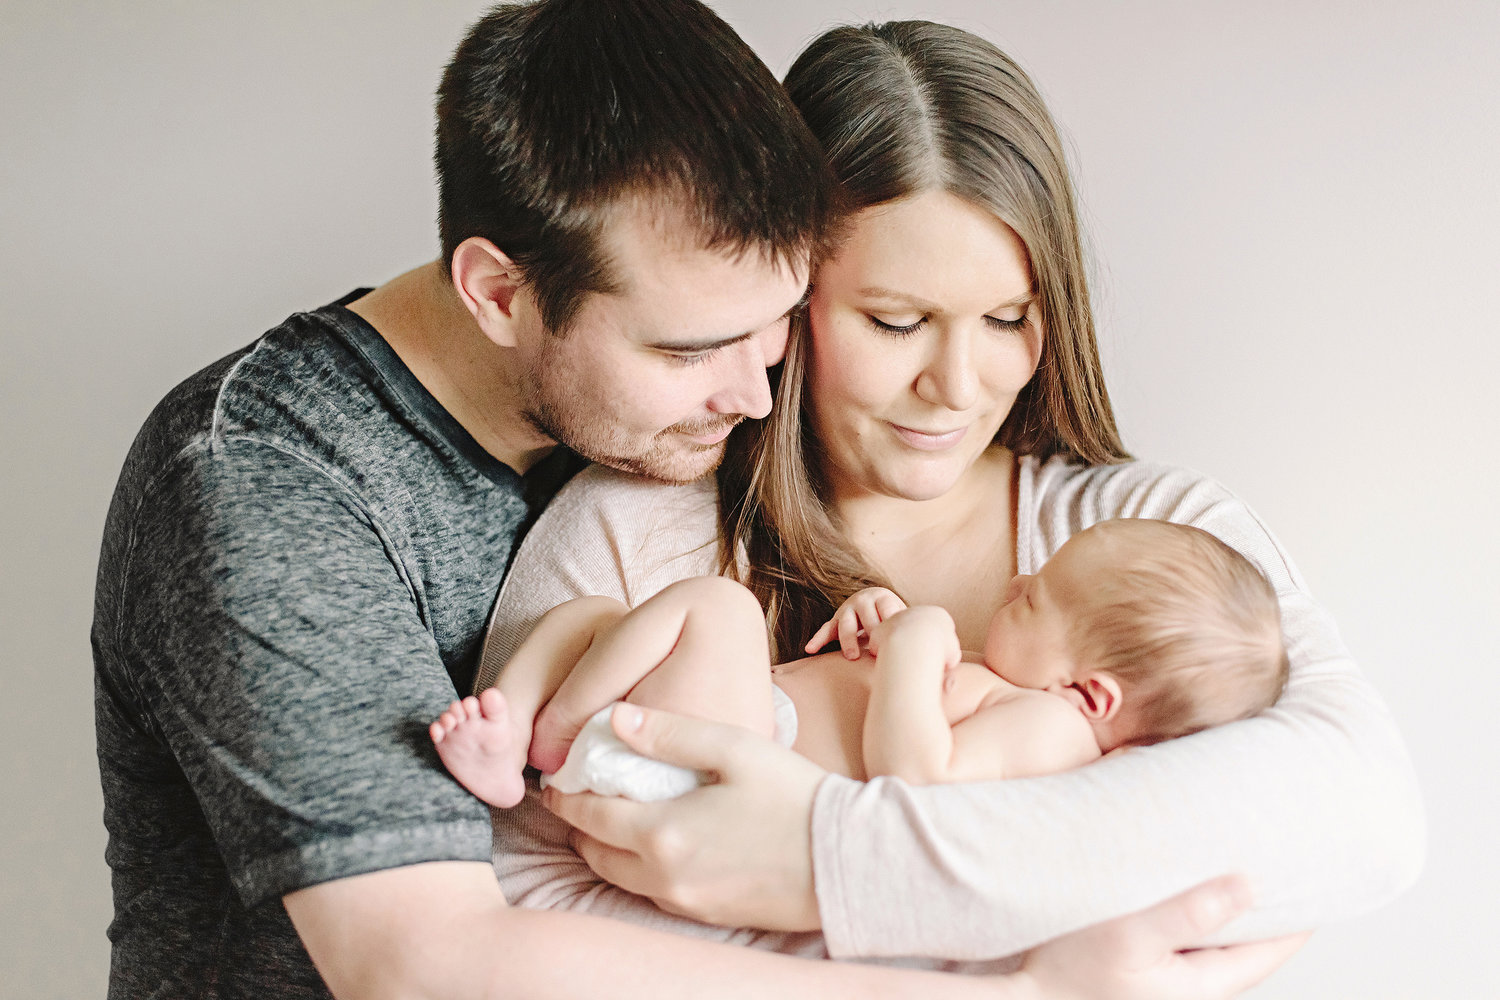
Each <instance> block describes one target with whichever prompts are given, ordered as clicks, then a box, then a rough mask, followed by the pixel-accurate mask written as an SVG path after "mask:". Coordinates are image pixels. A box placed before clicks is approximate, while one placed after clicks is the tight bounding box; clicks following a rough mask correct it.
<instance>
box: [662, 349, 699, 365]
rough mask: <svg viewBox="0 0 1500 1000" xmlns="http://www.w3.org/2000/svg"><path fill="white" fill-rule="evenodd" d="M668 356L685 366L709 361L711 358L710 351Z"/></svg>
mask: <svg viewBox="0 0 1500 1000" xmlns="http://www.w3.org/2000/svg"><path fill="white" fill-rule="evenodd" d="M667 357H669V358H671V359H672V360H673V361H675V362H677V363H678V364H679V365H681V366H682V367H684V368H691V367H693V366H694V365H701V364H703V363H704V362H705V361H707V360H708V359H709V352H707V351H705V352H703V353H701V354H669V355H667Z"/></svg>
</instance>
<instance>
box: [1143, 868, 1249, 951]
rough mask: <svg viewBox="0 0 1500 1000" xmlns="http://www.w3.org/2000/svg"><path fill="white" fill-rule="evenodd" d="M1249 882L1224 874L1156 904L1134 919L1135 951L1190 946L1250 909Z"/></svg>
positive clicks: (1236, 876)
mask: <svg viewBox="0 0 1500 1000" xmlns="http://www.w3.org/2000/svg"><path fill="white" fill-rule="evenodd" d="M1251 901H1252V898H1251V892H1250V883H1249V882H1248V881H1247V880H1246V879H1245V878H1244V876H1242V875H1224V876H1221V877H1219V878H1216V879H1210V880H1209V881H1207V882H1203V883H1200V884H1199V885H1196V886H1194V887H1193V888H1191V889H1189V890H1187V891H1186V892H1182V893H1178V894H1177V895H1176V896H1173V897H1172V898H1171V899H1167V900H1164V901H1162V902H1160V903H1157V904H1156V905H1155V906H1152V907H1150V908H1148V909H1145V910H1142V911H1141V912H1140V914H1138V916H1139V918H1140V919H1138V920H1134V921H1132V922H1131V924H1130V927H1131V932H1132V934H1131V941H1130V947H1131V948H1132V950H1138V951H1140V952H1143V953H1148V954H1155V953H1157V952H1162V951H1169V950H1179V949H1183V948H1191V947H1192V946H1193V944H1194V943H1195V942H1198V941H1202V940H1203V939H1204V938H1206V937H1208V936H1209V935H1210V934H1212V933H1213V932H1214V931H1216V930H1218V929H1219V928H1220V927H1223V926H1224V925H1225V924H1227V923H1229V921H1231V920H1233V919H1234V918H1235V917H1237V916H1239V915H1240V914H1242V913H1244V912H1245V911H1246V910H1248V909H1249V908H1250V903H1251Z"/></svg>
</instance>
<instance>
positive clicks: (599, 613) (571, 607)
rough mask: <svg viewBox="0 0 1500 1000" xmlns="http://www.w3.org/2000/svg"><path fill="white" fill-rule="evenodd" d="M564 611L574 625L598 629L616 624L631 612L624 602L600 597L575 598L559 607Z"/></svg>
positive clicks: (558, 608)
mask: <svg viewBox="0 0 1500 1000" xmlns="http://www.w3.org/2000/svg"><path fill="white" fill-rule="evenodd" d="M564 609H566V612H567V616H568V618H569V620H570V621H572V622H573V623H574V624H578V625H591V626H593V627H595V628H596V629H597V628H599V627H603V626H608V625H612V624H614V623H615V622H617V621H619V620H620V619H621V618H624V617H625V615H626V614H627V613H629V611H630V609H629V608H627V607H626V606H625V604H624V603H623V602H622V601H617V600H615V599H614V598H613V597H600V596H593V597H575V598H573V600H571V601H568V602H567V603H565V604H560V605H558V607H557V610H559V611H561V610H564Z"/></svg>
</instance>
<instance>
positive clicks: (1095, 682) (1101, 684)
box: [1073, 672, 1125, 722]
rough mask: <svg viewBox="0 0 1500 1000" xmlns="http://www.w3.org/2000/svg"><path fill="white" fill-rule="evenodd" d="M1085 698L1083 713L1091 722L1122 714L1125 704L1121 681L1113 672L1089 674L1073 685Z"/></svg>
mask: <svg viewBox="0 0 1500 1000" xmlns="http://www.w3.org/2000/svg"><path fill="white" fill-rule="evenodd" d="M1073 689H1074V690H1075V691H1077V692H1078V694H1079V696H1080V697H1081V698H1082V700H1083V714H1084V715H1085V716H1086V717H1087V718H1088V719H1089V720H1090V721H1091V722H1108V721H1109V720H1110V719H1113V718H1114V717H1115V716H1116V715H1119V714H1120V709H1121V707H1122V706H1123V705H1124V704H1125V699H1124V695H1123V692H1122V691H1121V689H1120V682H1119V681H1118V680H1116V679H1115V677H1114V675H1113V674H1106V673H1103V672H1096V673H1092V674H1088V675H1087V676H1085V677H1084V678H1083V679H1082V680H1081V681H1078V682H1077V683H1075V684H1074V685H1073Z"/></svg>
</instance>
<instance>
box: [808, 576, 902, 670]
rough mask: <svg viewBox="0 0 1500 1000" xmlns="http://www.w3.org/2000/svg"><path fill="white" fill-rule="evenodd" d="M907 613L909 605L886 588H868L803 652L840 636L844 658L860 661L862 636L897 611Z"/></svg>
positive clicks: (826, 624)
mask: <svg viewBox="0 0 1500 1000" xmlns="http://www.w3.org/2000/svg"><path fill="white" fill-rule="evenodd" d="M904 610H906V602H905V601H903V600H902V599H901V598H900V597H898V596H897V595H896V594H895V593H893V592H892V591H889V590H886V589H885V588H884V587H866V588H865V589H864V590H861V591H859V592H858V593H856V594H854V595H853V596H851V597H850V598H849V599H848V600H847V601H845V602H844V603H843V604H841V605H839V609H838V610H837V611H835V612H834V613H833V617H832V618H830V619H828V621H826V622H824V623H823V627H822V628H820V629H818V631H817V632H816V633H815V634H814V635H813V637H812V638H811V639H809V640H807V646H806V647H804V651H805V652H807V653H809V654H812V653H816V652H817V651H818V650H820V649H822V648H823V647H824V646H826V645H828V644H829V643H830V642H832V641H833V639H834V636H838V640H839V648H840V649H842V650H843V651H844V658H845V659H849V660H857V659H859V637H860V635H861V634H868V633H869V632H870V630H872V629H873V628H874V627H875V626H876V625H879V624H880V623H881V622H883V621H885V620H886V619H887V618H889V617H891V615H894V614H895V613H896V612H898V611H904Z"/></svg>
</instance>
